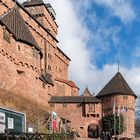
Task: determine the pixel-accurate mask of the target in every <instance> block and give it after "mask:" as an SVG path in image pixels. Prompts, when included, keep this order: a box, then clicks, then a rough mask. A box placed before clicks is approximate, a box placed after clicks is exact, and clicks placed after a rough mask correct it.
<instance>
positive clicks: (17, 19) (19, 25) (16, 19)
mask: <svg viewBox="0 0 140 140" xmlns="http://www.w3.org/2000/svg"><path fill="white" fill-rule="evenodd" d="M0 24H2V25H4V26H5V27H6V29H7V30H8V31H9V32H10V33H12V35H13V37H14V38H15V39H16V40H17V41H21V42H24V43H27V44H30V45H32V46H34V47H35V48H36V49H37V50H38V51H40V54H41V57H42V56H43V54H42V51H41V48H40V47H39V46H38V44H37V43H36V41H35V39H34V37H33V36H32V33H31V32H30V30H29V28H28V27H27V25H26V24H25V21H24V19H23V18H22V16H21V15H20V13H19V11H18V8H17V7H16V8H13V9H11V10H9V11H8V12H7V13H5V14H3V15H2V16H0Z"/></svg>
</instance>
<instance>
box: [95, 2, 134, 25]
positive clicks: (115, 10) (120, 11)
mask: <svg viewBox="0 0 140 140" xmlns="http://www.w3.org/2000/svg"><path fill="white" fill-rule="evenodd" d="M94 1H95V2H96V3H97V4H99V5H102V6H105V7H106V8H108V10H109V13H110V14H112V15H113V16H117V17H119V18H120V19H121V20H122V22H124V23H129V22H131V21H133V20H134V18H135V16H136V15H135V12H134V9H133V7H132V4H131V0H127V1H126V0H94Z"/></svg>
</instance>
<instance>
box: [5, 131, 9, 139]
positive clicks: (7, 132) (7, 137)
mask: <svg viewBox="0 0 140 140" xmlns="http://www.w3.org/2000/svg"><path fill="white" fill-rule="evenodd" d="M5 136H6V140H9V130H8V129H5Z"/></svg>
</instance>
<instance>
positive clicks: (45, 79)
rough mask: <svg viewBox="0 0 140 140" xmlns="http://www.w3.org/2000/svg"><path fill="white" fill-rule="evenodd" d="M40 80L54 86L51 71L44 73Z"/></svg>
mask: <svg viewBox="0 0 140 140" xmlns="http://www.w3.org/2000/svg"><path fill="white" fill-rule="evenodd" d="M40 80H42V81H43V82H44V83H45V84H50V85H52V86H54V83H53V81H52V79H51V75H50V74H49V73H42V74H41V76H40Z"/></svg>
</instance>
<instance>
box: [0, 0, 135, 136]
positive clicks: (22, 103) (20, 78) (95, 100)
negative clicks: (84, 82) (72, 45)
mask: <svg viewBox="0 0 140 140" xmlns="http://www.w3.org/2000/svg"><path fill="white" fill-rule="evenodd" d="M0 9H1V10H0V106H1V107H5V108H9V109H14V110H16V111H20V112H24V113H26V114H27V124H33V123H34V122H36V119H40V121H42V122H44V120H43V119H44V114H45V113H47V112H48V113H51V111H55V112H56V113H57V114H58V115H59V116H61V117H63V118H65V120H68V121H69V122H70V127H71V128H73V129H75V130H76V131H77V133H78V134H79V136H80V137H91V136H92V137H95V138H98V136H99V135H100V132H101V131H102V117H103V116H105V115H107V114H110V113H113V105H114V102H115V103H116V108H115V111H116V113H117V111H118V108H117V107H118V106H120V107H121V108H127V109H128V111H127V112H125V113H123V115H124V118H127V119H124V120H125V122H124V125H125V126H126V129H125V131H124V133H123V134H122V136H128V137H134V111H135V107H134V104H135V99H136V95H135V94H134V92H133V91H132V89H131V88H130V87H129V85H128V84H127V82H126V81H125V79H124V78H123V76H122V75H121V73H120V72H118V73H117V74H116V75H115V76H114V77H113V78H112V79H111V81H110V82H109V83H108V84H107V85H106V86H105V87H104V88H103V89H102V90H101V91H100V92H99V93H98V94H97V95H96V96H92V95H91V94H90V92H89V90H88V88H86V90H85V91H84V93H83V95H82V96H78V91H79V88H78V87H77V86H76V84H75V83H74V82H73V81H71V80H69V79H68V66H69V62H70V61H71V60H70V58H69V57H68V56H67V55H66V54H65V53H64V52H63V51H62V50H61V49H60V48H59V46H58V40H57V38H56V36H57V30H58V25H57V23H56V21H55V15H56V13H55V11H54V9H53V8H52V6H51V5H50V4H49V3H44V2H43V1H42V0H28V1H26V2H24V3H23V4H20V3H19V2H15V0H0ZM29 110H30V111H29ZM37 110H38V111H37ZM35 116H37V118H36V117H35Z"/></svg>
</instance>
